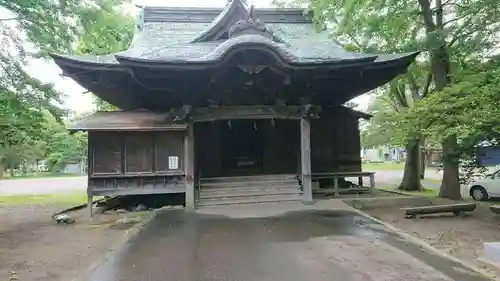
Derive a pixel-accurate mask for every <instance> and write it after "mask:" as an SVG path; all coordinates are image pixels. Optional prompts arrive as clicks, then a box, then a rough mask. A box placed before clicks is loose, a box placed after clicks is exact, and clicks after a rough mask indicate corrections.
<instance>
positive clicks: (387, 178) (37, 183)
mask: <svg viewBox="0 0 500 281" xmlns="http://www.w3.org/2000/svg"><path fill="white" fill-rule="evenodd" d="M374 172H376V174H375V179H376V182H377V183H382V184H398V183H399V181H400V180H401V178H402V177H403V171H374ZM426 177H427V178H429V179H440V178H441V174H440V173H436V172H435V171H431V170H429V171H428V172H427V173H426ZM425 186H426V187H427V188H439V184H436V183H428V182H426V183H425ZM86 187H87V177H86V176H83V177H57V178H38V179H16V180H0V195H15V194H50V193H57V192H71V191H85V190H86Z"/></svg>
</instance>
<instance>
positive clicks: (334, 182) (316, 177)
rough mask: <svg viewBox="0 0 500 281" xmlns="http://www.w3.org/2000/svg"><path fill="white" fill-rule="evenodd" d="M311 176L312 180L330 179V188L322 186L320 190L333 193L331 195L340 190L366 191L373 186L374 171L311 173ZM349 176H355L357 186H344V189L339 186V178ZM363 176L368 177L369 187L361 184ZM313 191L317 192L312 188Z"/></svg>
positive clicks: (335, 194) (338, 192)
mask: <svg viewBox="0 0 500 281" xmlns="http://www.w3.org/2000/svg"><path fill="white" fill-rule="evenodd" d="M311 176H312V179H313V180H320V179H331V180H332V187H333V188H330V189H326V188H322V189H321V192H322V193H333V196H337V195H339V194H340V191H345V192H358V193H360V192H366V191H369V190H370V189H373V188H375V172H336V173H313V174H312V175H311ZM350 177H357V178H358V184H359V186H357V187H350V188H345V189H341V188H339V179H345V178H350ZM363 177H368V178H369V181H370V187H364V186H363ZM314 191H316V192H318V191H319V190H313V192H314Z"/></svg>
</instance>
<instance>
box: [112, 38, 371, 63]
mask: <svg viewBox="0 0 500 281" xmlns="http://www.w3.org/2000/svg"><path fill="white" fill-rule="evenodd" d="M239 52H246V53H248V52H264V53H267V54H269V55H270V56H271V57H272V58H273V59H274V62H275V64H276V65H278V66H280V67H282V68H285V69H315V68H318V67H324V68H328V69H335V68H341V67H345V66H355V65H364V64H371V63H373V62H374V61H375V59H377V57H378V56H376V55H373V56H365V57H356V58H344V59H342V58H340V59H339V58H335V59H326V58H324V59H322V58H297V57H295V56H294V55H292V54H290V53H289V52H288V51H287V50H285V49H282V48H280V47H277V46H275V45H272V44H266V43H262V42H242V43H239V44H235V45H232V46H230V47H228V48H217V49H215V50H214V51H212V52H211V53H210V54H208V55H206V56H203V57H200V58H194V59H187V60H163V59H149V58H138V57H128V56H123V55H116V59H117V60H118V61H119V63H120V64H123V65H127V66H131V67H138V68H141V67H144V68H163V69H168V68H171V69H172V68H175V69H184V70H203V69H209V68H215V67H217V66H219V65H221V64H224V63H225V62H226V61H228V60H229V59H231V58H232V57H233V56H235V55H236V54H238V53H239Z"/></svg>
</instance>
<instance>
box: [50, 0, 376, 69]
mask: <svg viewBox="0 0 500 281" xmlns="http://www.w3.org/2000/svg"><path fill="white" fill-rule="evenodd" d="M215 12H217V10H216V9H194V10H193V9H190V10H185V9H178V8H177V9H176V8H155V7H146V8H144V19H143V20H144V23H143V24H141V25H140V28H139V29H138V30H137V32H136V34H135V36H134V40H133V43H132V44H131V46H130V48H129V49H128V50H125V51H123V52H119V53H116V54H113V55H106V56H97V57H89V56H85V57H78V56H60V55H54V58H56V59H58V60H68V61H72V62H74V63H80V62H81V63H89V62H91V63H94V64H99V65H102V66H104V65H113V64H119V63H123V62H126V61H129V60H130V61H143V62H147V61H155V62H159V61H160V62H161V61H163V62H165V63H169V64H186V63H187V64H189V63H200V62H206V63H208V62H216V61H219V60H221V59H222V58H223V56H224V55H225V54H227V53H228V52H229V51H230V50H232V49H235V48H239V47H245V46H248V45H251V44H253V45H262V46H267V47H268V48H270V49H272V50H274V51H275V52H277V53H278V54H279V55H281V56H282V57H283V58H284V59H286V60H287V61H289V62H290V63H295V64H315V63H323V64H324V63H333V64H334V63H337V62H339V61H346V60H352V61H357V60H371V61H372V60H374V59H376V58H377V55H366V54H362V53H354V52H348V51H346V50H345V49H344V48H343V47H342V46H341V45H340V44H338V43H337V42H335V40H333V39H332V38H331V37H330V35H329V33H328V32H326V31H322V32H318V31H317V30H316V27H315V26H314V24H313V23H312V21H311V19H310V17H308V16H307V15H305V14H304V11H303V10H302V9H255V10H251V9H250V8H249V7H247V6H246V4H245V3H244V2H242V0H232V1H230V2H229V3H228V5H226V7H225V8H224V9H223V10H218V12H219V15H218V16H217V17H215V18H213V19H212V21H211V22H208V20H209V19H210V18H211V17H212V16H214V15H215ZM261 15H262V16H263V17H264V18H265V19H268V20H269V21H264V20H261V19H260V16H261ZM256 27H259V28H263V29H264V31H260V30H255V29H256ZM231 30H233V34H231V36H230V35H229V33H231ZM311 42H314V44H311Z"/></svg>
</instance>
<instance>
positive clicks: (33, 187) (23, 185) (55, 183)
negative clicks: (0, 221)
mask: <svg viewBox="0 0 500 281" xmlns="http://www.w3.org/2000/svg"><path fill="white" fill-rule="evenodd" d="M86 188H87V177H86V176H84V177H56V178H35V179H13V180H0V195H15V194H50V193H57V192H70V191H79V190H81V191H85V190H86Z"/></svg>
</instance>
